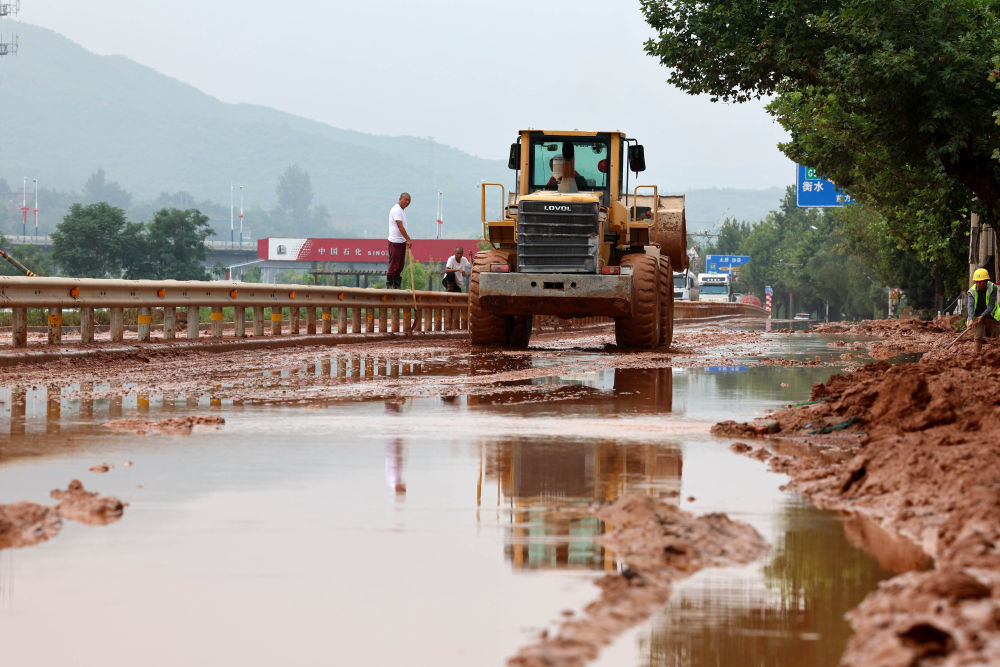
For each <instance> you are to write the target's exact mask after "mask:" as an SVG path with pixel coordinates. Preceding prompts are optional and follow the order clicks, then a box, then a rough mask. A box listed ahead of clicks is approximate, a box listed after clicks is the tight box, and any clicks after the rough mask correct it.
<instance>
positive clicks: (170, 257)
mask: <svg viewBox="0 0 1000 667" xmlns="http://www.w3.org/2000/svg"><path fill="white" fill-rule="evenodd" d="M211 233H212V228H211V226H210V225H209V224H208V216H206V215H203V214H202V213H201V212H200V211H198V210H197V209H187V210H184V211H182V210H180V209H176V208H165V209H161V210H159V211H157V212H156V215H154V216H153V221H152V222H150V223H149V224H148V225H147V233H146V244H145V245H146V247H147V253H148V256H147V258H146V261H144V262H139V263H137V264H136V265H135V266H133V267H130V268H129V270H128V271H127V273H128V274H129V276H130V277H137V278H138V277H141V278H147V279H150V280H164V279H174V280H208V279H209V275H208V272H207V271H206V270H205V267H204V263H205V239H206V238H208V236H209V235H211Z"/></svg>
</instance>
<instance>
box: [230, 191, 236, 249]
mask: <svg viewBox="0 0 1000 667" xmlns="http://www.w3.org/2000/svg"><path fill="white" fill-rule="evenodd" d="M233 234H234V232H233V184H232V183H230V184H229V247H230V248H232V247H233V245H234V244H235V243H236V239H235V238H234V237H233Z"/></svg>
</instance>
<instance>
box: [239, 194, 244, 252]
mask: <svg viewBox="0 0 1000 667" xmlns="http://www.w3.org/2000/svg"><path fill="white" fill-rule="evenodd" d="M242 247H243V186H242V185H241V186H240V248H242Z"/></svg>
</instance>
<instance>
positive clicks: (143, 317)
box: [136, 306, 152, 341]
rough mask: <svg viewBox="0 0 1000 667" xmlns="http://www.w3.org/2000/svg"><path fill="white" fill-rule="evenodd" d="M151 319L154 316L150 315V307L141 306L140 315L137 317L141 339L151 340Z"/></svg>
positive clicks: (137, 328)
mask: <svg viewBox="0 0 1000 667" xmlns="http://www.w3.org/2000/svg"><path fill="white" fill-rule="evenodd" d="M151 321H152V318H151V317H150V316H149V308H148V307H146V306H143V307H141V308H139V316H138V317H137V318H136V322H137V323H138V326H137V327H136V330H137V331H138V336H139V340H140V341H148V340H149V324H150V322H151Z"/></svg>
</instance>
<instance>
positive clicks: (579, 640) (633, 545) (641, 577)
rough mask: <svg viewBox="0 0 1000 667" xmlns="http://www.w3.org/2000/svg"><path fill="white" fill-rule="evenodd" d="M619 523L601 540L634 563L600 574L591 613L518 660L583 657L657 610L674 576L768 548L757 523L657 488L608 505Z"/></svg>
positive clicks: (538, 662)
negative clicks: (695, 508) (680, 502)
mask: <svg viewBox="0 0 1000 667" xmlns="http://www.w3.org/2000/svg"><path fill="white" fill-rule="evenodd" d="M596 515H597V518H599V519H601V520H602V521H604V522H606V523H607V524H608V525H611V526H614V528H613V530H611V531H610V532H608V533H606V534H604V535H602V536H601V537H600V538H598V540H597V542H598V543H599V544H601V545H602V546H604V547H605V548H607V549H610V550H611V551H613V552H614V553H615V554H616V555H617V556H618V557H619V559H621V560H622V561H624V562H625V563H626V564H627V567H626V568H625V569H624V570H622V571H621V572H620V573H616V574H608V575H605V576H604V577H602V578H600V579H599V580H598V581H597V585H598V586H599V587H600V589H601V594H600V597H599V598H598V599H597V600H595V601H593V602H591V603H590V604H588V605H587V606H586V608H585V609H584V614H583V615H582V616H580V617H579V618H573V619H570V620H567V621H565V622H563V623H562V625H561V626H560V627H559V630H558V632H557V633H555V634H554V635H552V636H550V635H549V634H548V633H544V634H543V636H542V637H541V638H540V640H539V641H538V642H537V643H535V644H531V645H530V646H526V647H524V648H522V649H521V650H520V651H519V652H518V654H517V655H516V656H514V657H513V658H511V659H510V660H509V661H508V664H509V665H515V666H518V667H529V666H530V667H541V666H543V665H583V664H584V663H585V662H587V661H589V660H593V659H594V658H596V657H597V655H598V653H599V652H600V649H601V647H602V646H604V645H606V644H608V643H609V642H610V641H611V640H612V639H613V638H614V637H616V636H617V635H618V634H620V633H621V632H623V631H624V630H626V629H627V628H629V627H631V626H633V625H636V624H637V623H640V622H642V621H643V620H645V619H646V618H649V617H650V616H651V615H652V614H653V613H655V612H656V611H657V610H658V609H660V608H662V606H663V604H664V603H665V602H666V601H667V599H668V598H669V597H670V591H671V583H672V582H674V581H676V580H677V579H681V578H683V577H687V576H689V575H691V574H693V573H695V572H697V571H698V570H700V569H702V568H706V567H721V566H725V565H735V564H744V563H749V562H752V561H754V560H757V559H758V558H761V557H763V556H764V555H765V554H766V553H767V550H768V547H767V543H766V542H765V541H764V538H763V537H761V536H760V534H759V533H758V532H757V531H756V530H754V529H753V528H752V527H751V526H749V525H747V524H745V523H740V522H736V521H732V520H730V519H729V518H728V517H726V516H725V515H724V514H706V515H704V516H697V517H696V516H694V515H693V514H690V513H688V512H685V511H684V510H681V509H679V508H677V507H675V506H673V505H670V504H668V503H665V502H663V501H661V500H658V499H656V498H652V497H650V496H640V495H627V496H623V497H621V498H619V499H618V500H617V501H615V502H614V503H613V504H611V505H606V506H604V507H601V508H599V509H598V510H597V512H596Z"/></svg>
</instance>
